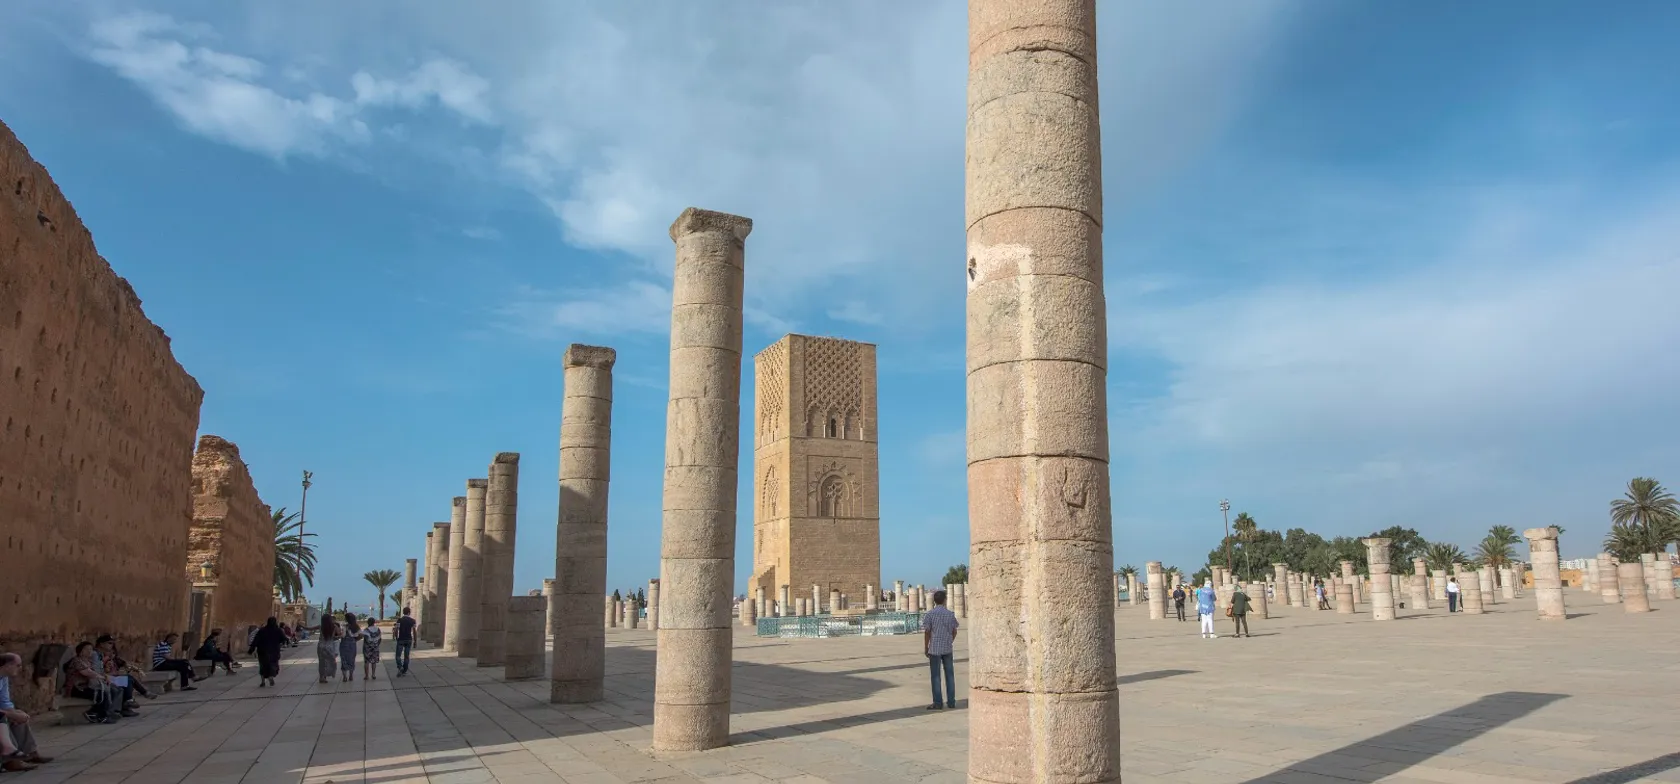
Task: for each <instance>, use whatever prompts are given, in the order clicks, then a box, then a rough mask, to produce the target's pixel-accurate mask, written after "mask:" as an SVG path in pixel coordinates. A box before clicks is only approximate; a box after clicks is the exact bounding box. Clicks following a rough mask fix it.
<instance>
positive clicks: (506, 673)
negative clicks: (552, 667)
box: [502, 596, 548, 681]
mask: <svg viewBox="0 0 1680 784" xmlns="http://www.w3.org/2000/svg"><path fill="white" fill-rule="evenodd" d="M506 617H507V629H506V630H505V632H504V634H503V640H505V643H506V653H505V655H504V656H503V657H502V658H503V659H504V663H503V665H502V680H508V681H528V680H532V679H535V678H541V677H542V674H543V654H544V653H545V650H544V649H545V648H546V647H547V646H545V645H543V641H544V640H545V639H546V638H547V636H548V634H547V632H548V628H547V627H548V600H547V599H545V598H543V597H541V596H509V597H508V603H507V615H506Z"/></svg>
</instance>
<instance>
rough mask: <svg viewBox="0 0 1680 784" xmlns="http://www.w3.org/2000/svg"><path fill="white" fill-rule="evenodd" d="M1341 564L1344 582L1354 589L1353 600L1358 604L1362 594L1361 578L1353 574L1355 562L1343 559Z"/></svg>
mask: <svg viewBox="0 0 1680 784" xmlns="http://www.w3.org/2000/svg"><path fill="white" fill-rule="evenodd" d="M1341 566H1342V582H1343V583H1346V584H1347V585H1348V587H1350V588H1352V589H1353V602H1354V604H1358V603H1359V594H1360V590H1359V578H1358V577H1355V576H1354V574H1353V562H1352V561H1342V563H1341Z"/></svg>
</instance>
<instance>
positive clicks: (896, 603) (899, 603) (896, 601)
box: [893, 580, 909, 612]
mask: <svg viewBox="0 0 1680 784" xmlns="http://www.w3.org/2000/svg"><path fill="white" fill-rule="evenodd" d="M907 606H909V605H906V604H905V603H904V581H903V580H894V581H893V612H904V609H905V608H906V607H907Z"/></svg>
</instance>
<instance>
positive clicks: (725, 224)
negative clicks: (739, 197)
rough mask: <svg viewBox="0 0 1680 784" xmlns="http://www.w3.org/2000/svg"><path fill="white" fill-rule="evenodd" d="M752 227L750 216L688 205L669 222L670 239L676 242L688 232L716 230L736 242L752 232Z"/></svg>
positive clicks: (700, 232) (698, 232)
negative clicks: (674, 219)
mask: <svg viewBox="0 0 1680 784" xmlns="http://www.w3.org/2000/svg"><path fill="white" fill-rule="evenodd" d="M752 228H753V222H752V219H751V218H743V217H741V216H739V215H730V214H729V213H727V212H716V211H713V210H702V209H700V208H699V207H689V208H688V209H686V210H683V211H682V214H681V215H678V216H677V219H676V221H674V222H673V223H672V224H671V241H672V242H676V241H677V239H678V238H679V237H684V236H687V235H689V234H702V233H710V232H717V233H724V234H729V235H731V236H733V237H734V238H735V240H736V241H737V242H742V241H745V240H746V239H747V235H748V234H751V233H752Z"/></svg>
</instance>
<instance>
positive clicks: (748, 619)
mask: <svg viewBox="0 0 1680 784" xmlns="http://www.w3.org/2000/svg"><path fill="white" fill-rule="evenodd" d="M648 612H649V613H650V614H651V613H652V612H653V611H652V610H648ZM741 625H742V626H746V627H749V628H753V627H757V626H758V612H757V611H756V610H755V608H754V607H753V600H752V597H747V598H746V599H742V600H741Z"/></svg>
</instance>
